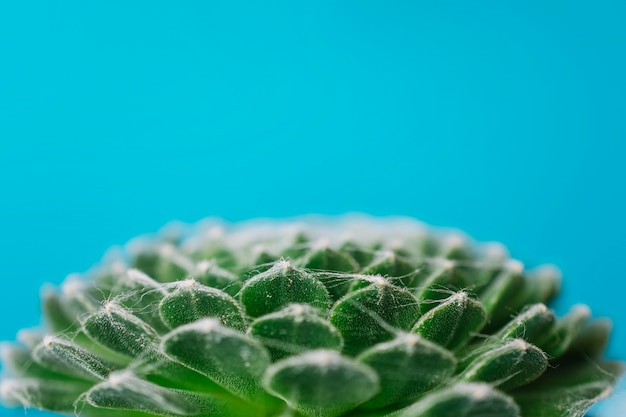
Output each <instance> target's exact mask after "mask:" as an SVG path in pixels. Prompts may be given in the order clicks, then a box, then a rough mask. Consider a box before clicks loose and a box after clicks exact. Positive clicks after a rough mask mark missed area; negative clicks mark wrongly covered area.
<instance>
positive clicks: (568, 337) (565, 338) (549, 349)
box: [541, 304, 591, 358]
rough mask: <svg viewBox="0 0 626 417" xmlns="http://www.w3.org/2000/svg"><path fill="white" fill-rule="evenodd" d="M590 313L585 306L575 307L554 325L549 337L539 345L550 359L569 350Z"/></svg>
mask: <svg viewBox="0 0 626 417" xmlns="http://www.w3.org/2000/svg"><path fill="white" fill-rule="evenodd" d="M590 316H591V311H590V310H589V307H587V306H586V305H581V304H578V305H575V306H573V307H572V308H571V309H570V311H569V313H567V315H566V316H565V317H563V318H561V319H559V321H558V322H557V323H556V326H554V327H553V328H552V331H551V332H550V335H549V336H548V337H547V338H546V340H545V341H544V342H543V343H542V344H541V347H542V349H543V350H544V351H545V352H546V353H547V354H548V355H549V356H551V357H555V358H558V357H559V356H561V355H563V354H564V353H565V352H567V350H568V349H569V348H570V345H571V344H572V342H573V341H574V339H575V338H576V336H577V335H578V333H579V332H580V331H581V329H582V328H583V326H584V325H585V323H586V322H587V320H588V319H589V317H590Z"/></svg>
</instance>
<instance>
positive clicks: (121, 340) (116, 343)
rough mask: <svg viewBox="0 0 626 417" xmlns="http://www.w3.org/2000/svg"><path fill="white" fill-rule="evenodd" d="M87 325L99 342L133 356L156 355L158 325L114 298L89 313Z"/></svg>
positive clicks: (88, 331)
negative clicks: (145, 319)
mask: <svg viewBox="0 0 626 417" xmlns="http://www.w3.org/2000/svg"><path fill="white" fill-rule="evenodd" d="M83 329H84V331H85V333H86V334H87V336H89V338H91V339H92V340H93V341H95V342H96V343H99V344H100V345H102V346H104V347H107V348H108V349H110V350H112V351H113V352H117V353H119V354H121V355H125V356H127V357H131V358H135V357H146V356H150V355H152V354H153V353H154V350H155V347H156V342H157V340H158V335H157V333H156V332H155V331H154V329H152V328H151V327H150V326H148V324H146V323H145V322H143V321H142V320H140V319H139V318H137V317H135V316H134V315H133V314H131V313H130V312H129V311H128V310H126V309H125V308H123V307H121V306H119V305H116V304H115V303H113V302H108V303H106V304H105V305H104V306H103V307H102V308H101V309H100V310H99V311H97V312H96V313H93V314H91V315H90V316H88V317H87V318H86V319H85V321H84V322H83Z"/></svg>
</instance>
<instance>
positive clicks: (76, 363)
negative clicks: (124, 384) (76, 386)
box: [32, 336, 112, 382]
mask: <svg viewBox="0 0 626 417" xmlns="http://www.w3.org/2000/svg"><path fill="white" fill-rule="evenodd" d="M32 357H33V359H34V360H35V362H37V363H38V364H39V365H41V366H43V367H45V368H47V369H50V370H52V371H54V372H58V373H60V374H64V375H69V376H73V377H77V378H81V379H85V380H87V381H95V382H99V381H101V380H103V379H105V378H106V377H107V376H108V375H109V374H110V373H111V371H112V366H111V365H110V364H107V363H106V362H105V361H104V360H102V359H101V358H99V357H97V356H96V355H94V354H93V353H91V352H89V351H87V350H85V349H84V348H82V347H80V346H78V345H76V344H74V343H73V342H70V341H68V340H63V339H61V338H58V337H54V336H47V337H45V338H44V340H43V342H42V343H41V344H40V345H39V346H37V347H36V348H35V349H34V350H33V353H32Z"/></svg>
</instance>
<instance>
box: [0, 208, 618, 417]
mask: <svg viewBox="0 0 626 417" xmlns="http://www.w3.org/2000/svg"><path fill="white" fill-rule="evenodd" d="M87 278H88V279H81V278H76V277H74V278H69V279H68V280H67V281H66V282H65V283H64V284H63V286H62V291H61V292H60V293H57V292H54V291H49V292H47V293H45V294H44V296H43V308H44V312H45V316H46V319H47V325H48V330H47V334H44V333H46V332H42V333H40V332H36V331H35V332H34V331H22V332H21V333H20V335H19V339H20V342H21V343H19V344H5V345H4V346H3V349H2V360H3V363H4V365H5V368H6V369H7V370H8V372H7V375H5V376H4V378H3V379H2V382H1V384H2V385H1V390H0V391H1V398H2V401H3V402H4V403H5V404H6V405H8V406H24V407H34V408H40V409H45V410H51V411H54V412H59V413H67V414H78V415H84V416H102V417H104V416H133V417H140V416H210V415H224V416H233V417H237V416H261V417H262V416H266V417H273V416H276V417H278V416H281V417H287V416H293V417H296V416H297V417H301V416H309V417H338V416H372V417H374V416H389V417H447V416H450V417H457V416H464V417H491V416H492V417H515V416H523V417H576V416H582V415H583V414H584V413H585V411H586V410H587V409H588V408H589V407H590V406H591V405H592V404H594V403H595V402H597V401H598V400H600V399H603V398H605V397H606V396H607V395H608V394H609V393H610V392H611V388H612V386H613V385H614V383H615V381H616V378H617V377H618V375H619V374H620V373H621V372H622V364H621V363H619V362H610V361H606V360H604V359H602V355H603V351H604V348H605V345H606V343H607V341H608V336H609V332H610V323H607V321H605V320H590V313H589V310H588V308H586V307H585V306H575V307H574V308H573V309H572V310H571V312H570V313H568V314H567V315H566V316H565V317H562V318H556V317H555V314H554V312H553V311H552V310H550V309H549V308H548V307H546V304H547V303H549V302H550V301H551V300H552V299H553V298H554V297H555V296H556V294H557V292H558V290H559V285H560V277H559V272H558V270H557V269H556V268H554V267H552V266H542V267H538V268H535V269H533V270H530V271H525V270H524V268H523V266H522V264H521V263H520V262H518V261H515V260H511V259H509V258H508V255H507V253H506V250H505V249H504V248H503V247H502V246H501V245H499V244H477V243H473V242H471V241H470V240H469V239H468V238H466V237H464V236H463V235H461V234H459V233H457V232H443V231H432V230H430V229H428V228H425V227H424V226H422V225H421V224H419V223H417V222H415V221H412V220H408V219H371V218H367V217H360V218H345V219H341V220H337V219H335V220H332V219H301V220H298V221H293V222H286V223H272V222H261V223H245V224H238V225H227V226H223V225H221V224H220V223H219V222H217V221H209V222H202V223H200V224H198V225H195V226H183V225H178V226H177V227H168V228H166V229H165V230H164V231H163V232H162V233H160V234H159V235H158V236H155V237H151V238H141V239H139V240H137V241H134V242H131V243H130V244H129V245H128V246H127V248H126V250H125V251H118V252H117V253H116V254H115V255H113V256H109V257H108V259H107V260H105V261H103V263H102V264H101V265H99V266H98V267H96V268H95V269H94V270H93V271H91V272H89V273H88V274H87Z"/></svg>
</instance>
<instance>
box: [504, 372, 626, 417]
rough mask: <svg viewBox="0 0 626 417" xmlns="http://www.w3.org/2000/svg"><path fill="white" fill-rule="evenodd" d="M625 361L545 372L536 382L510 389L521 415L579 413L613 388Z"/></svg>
mask: <svg viewBox="0 0 626 417" xmlns="http://www.w3.org/2000/svg"><path fill="white" fill-rule="evenodd" d="M623 372H624V364H623V363H619V362H604V363H593V364H577V365H573V366H566V367H560V368H556V369H552V370H550V371H548V372H546V375H544V376H543V377H541V378H540V379H539V380H538V381H536V383H534V384H532V385H530V386H528V387H524V388H522V389H520V390H518V391H515V392H514V393H513V397H514V398H515V401H516V402H517V403H518V404H519V405H520V407H521V409H522V413H523V415H524V416H533V417H582V416H584V415H585V412H586V411H587V410H588V409H589V408H590V407H591V406H592V405H593V404H595V403H596V402H598V401H600V400H603V399H605V398H606V397H608V396H609V395H610V394H611V393H612V392H613V388H612V386H613V385H614V384H615V381H616V380H617V378H618V376H619V375H620V374H622V373H623Z"/></svg>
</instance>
